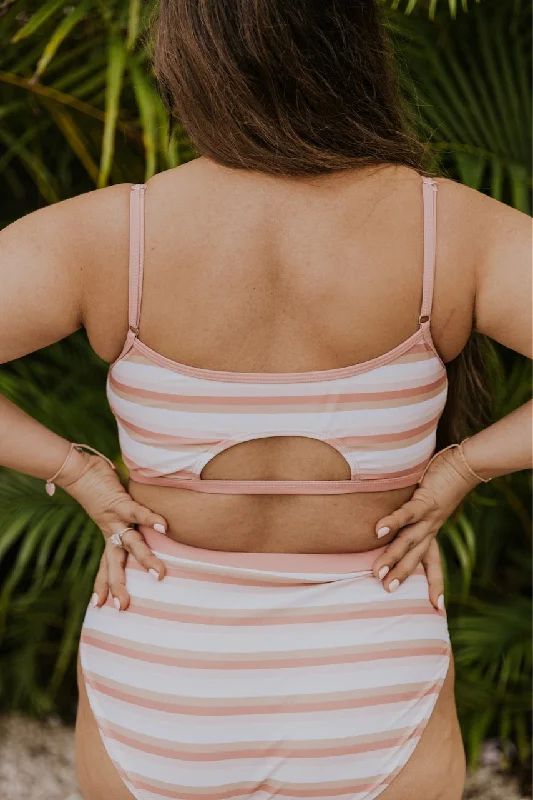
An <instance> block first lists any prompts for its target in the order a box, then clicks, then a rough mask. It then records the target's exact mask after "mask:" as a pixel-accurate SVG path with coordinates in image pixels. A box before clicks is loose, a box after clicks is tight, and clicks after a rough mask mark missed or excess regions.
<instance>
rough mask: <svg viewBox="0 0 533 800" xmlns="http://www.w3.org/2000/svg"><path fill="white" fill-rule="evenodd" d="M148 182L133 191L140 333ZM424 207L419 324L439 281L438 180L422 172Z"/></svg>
mask: <svg viewBox="0 0 533 800" xmlns="http://www.w3.org/2000/svg"><path fill="white" fill-rule="evenodd" d="M145 190H146V184H145V183H135V184H133V186H132V187H131V191H130V253H129V312H128V325H129V328H130V330H131V331H132V332H133V333H134V334H135V335H136V336H137V334H138V333H139V320H140V316H141V299H142V291H143V273H144V193H145ZM422 197H423V209H424V271H423V277H422V306H421V309H420V316H419V319H418V321H419V324H425V325H429V321H430V318H431V308H432V305H433V287H434V283H435V260H436V236H437V202H436V200H437V182H436V181H435V180H434V179H433V178H428V177H427V176H425V175H423V176H422Z"/></svg>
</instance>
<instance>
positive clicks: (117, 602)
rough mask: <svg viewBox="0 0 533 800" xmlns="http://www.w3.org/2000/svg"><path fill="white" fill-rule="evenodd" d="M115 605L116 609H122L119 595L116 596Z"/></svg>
mask: <svg viewBox="0 0 533 800" xmlns="http://www.w3.org/2000/svg"><path fill="white" fill-rule="evenodd" d="M113 605H114V606H115V608H116V609H118V610H119V611H120V600H119V599H118V597H115V598H114V600H113Z"/></svg>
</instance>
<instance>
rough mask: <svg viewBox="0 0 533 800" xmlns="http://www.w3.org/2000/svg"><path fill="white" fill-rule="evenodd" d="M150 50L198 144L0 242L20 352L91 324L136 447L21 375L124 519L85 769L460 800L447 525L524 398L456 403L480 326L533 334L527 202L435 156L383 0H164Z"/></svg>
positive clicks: (68, 453)
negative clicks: (80, 433) (108, 450)
mask: <svg viewBox="0 0 533 800" xmlns="http://www.w3.org/2000/svg"><path fill="white" fill-rule="evenodd" d="M155 65H156V73H157V75H158V78H159V81H160V84H161V87H162V91H163V93H164V96H165V98H166V100H167V102H168V104H169V107H170V109H171V110H172V112H173V113H176V114H177V115H178V116H179V118H180V119H181V120H182V121H183V122H184V123H185V125H186V127H187V129H188V132H189V134H190V136H191V138H192V140H193V141H194V142H195V144H196V146H197V148H198V151H199V153H201V156H200V157H199V158H197V159H196V160H194V161H192V162H190V163H188V164H186V165H182V166H180V167H178V168H177V169H171V170H168V171H167V172H164V173H162V174H159V175H156V176H155V177H153V178H152V179H150V181H149V182H148V183H147V184H142V185H139V184H133V185H132V184H123V185H118V186H113V187H109V188H105V189H101V190H98V191H94V192H89V193H87V194H85V195H82V196H80V197H77V198H73V199H71V200H67V201H64V202H61V203H57V204H56V205H54V206H53V207H50V208H45V209H41V210H39V211H37V212H35V213H33V214H30V215H28V216H27V217H24V218H23V219H21V220H19V221H17V222H16V223H14V224H13V225H11V226H9V227H8V228H7V229H6V230H4V232H3V233H2V234H1V237H0V254H1V265H2V286H3V291H2V294H1V298H0V311H1V313H0V342H1V357H2V361H4V362H5V361H8V360H10V359H15V358H18V357H20V356H23V355H24V354H26V353H29V352H31V351H34V350H36V349H38V348H40V347H44V346H46V345H48V344H50V343H52V342H54V341H57V340H59V339H61V338H62V337H64V336H67V335H69V334H70V333H72V332H73V331H75V330H77V329H79V328H80V327H84V328H85V329H86V331H87V335H88V337H89V340H90V343H91V345H92V347H93V349H94V350H95V352H96V353H97V354H98V355H99V356H101V357H102V358H103V359H105V360H106V361H107V362H109V364H110V369H109V375H108V382H107V396H108V399H109V402H110V405H111V408H112V410H113V412H114V414H115V416H116V418H117V425H118V430H119V435H120V442H121V448H122V452H123V457H124V461H125V463H126V464H127V466H128V467H129V470H130V479H129V483H128V490H127V491H126V490H125V489H124V487H123V486H122V485H121V483H120V481H119V479H118V477H117V475H116V473H115V471H114V469H113V465H112V464H111V463H110V462H108V461H107V459H105V457H104V458H102V457H101V455H102V454H98V453H97V452H91V451H90V450H89V449H88V444H87V443H82V446H78V445H77V446H74V445H73V443H69V442H67V441H65V440H64V439H63V438H61V437H60V436H57V435H56V434H54V433H53V432H51V431H49V430H47V429H45V428H44V427H43V426H41V425H40V424H39V423H37V422H36V421H34V420H33V419H31V418H29V417H28V416H26V415H25V414H24V413H23V412H22V411H20V410H19V409H18V408H16V407H15V406H14V405H12V404H11V403H9V402H8V401H7V400H5V399H4V400H2V403H1V412H2V413H1V415H0V426H1V436H0V462H1V463H2V464H3V465H5V466H8V467H11V468H13V469H17V470H20V471H21V472H25V473H27V474H29V475H33V476H36V477H39V478H42V479H44V480H46V481H47V484H46V486H47V490H48V491H49V492H53V491H54V488H55V486H56V485H58V486H60V487H62V488H63V489H64V490H65V491H67V492H69V493H70V494H71V495H72V497H74V498H75V499H76V500H78V501H79V502H80V503H81V505H82V506H83V507H84V508H85V509H86V511H87V513H88V514H89V515H90V516H91V517H92V519H93V520H95V522H96V523H97V524H98V526H99V527H100V529H101V530H102V533H103V535H104V537H105V538H106V546H105V551H104V556H103V558H102V562H101V567H100V571H99V573H98V576H97V578H96V583H95V593H94V595H93V599H92V601H91V604H90V605H89V608H88V610H87V615H86V619H85V623H84V627H83V632H82V641H81V646H80V669H79V688H80V702H79V714H78V724H77V764H78V773H79V779H80V786H81V789H82V792H83V795H84V797H85V798H86V800H96V799H98V800H101V799H102V798H109V799H110V800H111V798H112V800H126V799H127V798H132V797H133V798H139V799H142V800H145V799H146V800H148V798H150V800H152V799H155V798H161V797H163V798H180V799H181V800H185V799H186V800H189V798H191V800H192V799H194V800H199V799H200V798H201V800H218V799H219V798H220V800H226V798H254V799H256V800H259V799H261V800H264V799H265V798H270V797H274V796H277V797H280V798H291V799H292V798H333V797H335V798H346V800H347V799H348V798H350V800H370V799H371V798H376V797H378V796H379V797H380V798H381V800H417V798H420V800H422V798H423V800H459V798H460V796H461V793H462V787H463V781H464V754H463V748H462V744H461V738H460V733H459V728H458V724H457V717H456V711H455V706H454V698H453V664H452V661H451V657H450V648H449V638H448V632H447V627H446V616H445V611H444V603H443V586H442V577H441V571H440V564H439V555H438V547H437V544H436V538H435V537H436V534H437V533H438V530H439V528H440V527H441V526H442V524H443V523H444V522H445V520H446V519H447V518H448V517H449V516H450V514H451V513H452V512H453V511H454V509H455V508H456V507H457V506H458V505H459V503H460V502H461V501H462V499H463V498H464V497H465V495H466V494H467V493H468V492H469V491H470V490H471V489H472V488H473V487H474V486H476V485H477V484H478V483H479V482H481V481H486V480H489V479H491V478H493V477H495V476H498V475H504V474H507V473H510V472H512V471H515V470H521V469H525V468H527V467H529V466H530V464H531V452H530V439H531V437H530V409H529V408H527V407H523V408H520V409H519V410H517V411H515V412H513V413H512V414H510V415H508V416H507V417H505V418H504V419H502V420H500V421H498V422H497V423H496V424H494V425H491V426H490V427H487V428H486V429H484V430H482V431H481V432H480V433H477V434H476V435H473V436H472V437H471V438H469V439H468V441H466V442H465V441H464V440H461V441H460V442H459V441H457V440H456V439H455V440H454V439H448V442H449V444H450V445H452V446H449V447H447V448H441V449H440V450H439V451H438V452H437V453H434V451H435V448H436V428H437V424H438V422H439V420H440V419H441V416H442V413H443V411H444V409H445V406H446V402H447V401H449V402H451V403H452V406H454V407H455V405H460V404H457V403H453V402H452V401H456V400H457V399H462V400H463V401H464V400H465V399H466V400H468V398H465V397H462V398H458V395H457V390H456V389H453V391H454V392H455V394H453V393H452V388H453V387H451V386H450V387H449V386H448V380H447V372H446V366H445V365H446V363H447V362H449V361H451V360H453V359H455V358H456V357H457V355H458V354H459V353H460V352H461V351H462V350H463V349H464V348H465V346H467V347H469V346H470V345H468V344H467V342H468V339H469V334H470V332H471V330H472V328H473V327H475V328H476V329H477V330H478V331H481V332H482V333H484V334H486V335H488V336H490V337H492V338H493V339H495V340H497V341H499V342H501V343H503V344H504V345H506V346H507V347H509V348H512V349H514V350H515V351H517V352H519V353H523V354H527V355H528V356H530V355H531V339H530V313H529V312H530V309H529V292H528V291H525V287H527V285H528V280H529V258H530V239H531V232H530V221H529V218H528V217H526V215H524V214H521V213H519V212H517V211H515V210H512V209H510V208H508V207H506V206H505V205H503V204H502V203H499V202H497V201H495V200H492V199H490V198H488V197H486V196H484V195H483V194H481V193H478V192H475V191H473V190H471V189H468V188H466V187H464V186H461V185H459V184H456V183H455V182H453V181H451V180H448V179H445V178H438V179H435V178H432V177H430V176H429V175H428V174H427V170H426V169H424V167H423V165H424V163H425V158H426V156H425V153H424V148H423V147H422V146H421V145H420V144H419V143H418V142H417V141H416V139H415V138H414V137H413V134H412V133H411V132H410V131H409V128H408V126H407V124H406V122H405V120H404V118H403V116H402V112H401V110H400V108H401V107H400V103H399V99H398V91H397V86H396V82H395V79H394V72H393V69H392V66H391V58H390V54H389V49H388V45H387V42H386V39H385V36H384V31H383V28H382V24H381V22H380V18H379V13H378V8H377V5H376V4H374V3H371V2H368V3H365V4H356V3H346V2H344V0H342V1H341V0H328V2H327V3H312V2H311V3H310V2H306V3H305V4H303V3H300V2H297V1H296V0H294V2H290V3H287V2H286V0H268V2H267V0H260V1H259V2H247V0H243V2H242V3H241V4H240V6H239V7H238V13H237V8H236V7H235V6H234V5H233V4H229V3H223V2H221V1H220V0H207V1H206V2H202V3H200V2H197V0H164V1H163V2H162V4H161V8H160V11H159V17H158V20H157V23H156V58H155ZM437 198H438V199H437ZM437 232H438V235H437ZM128 253H129V264H128V256H127V254H128ZM141 301H142V302H141ZM466 377H470V378H475V375H470V376H466ZM464 383H465V382H464V381H463V384H464ZM466 383H468V381H466ZM470 400H471V402H475V399H474V398H470ZM449 407H450V406H447V408H449ZM453 426H455V427H453ZM460 426H461V419H457V418H455V419H453V420H452V428H451V429H452V430H458V429H460ZM439 430H440V429H439Z"/></svg>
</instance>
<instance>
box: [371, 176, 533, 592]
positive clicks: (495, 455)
mask: <svg viewBox="0 0 533 800" xmlns="http://www.w3.org/2000/svg"><path fill="white" fill-rule="evenodd" d="M447 184H448V186H449V185H450V182H447ZM453 192H455V193H456V198H455V199H456V203H457V207H458V213H459V211H460V210H461V209H462V211H463V213H464V215H466V216H467V217H468V218H469V225H468V226H467V227H468V228H469V230H470V233H471V235H472V236H475V237H477V241H478V248H477V249H478V252H479V253H480V257H479V262H478V263H477V264H476V265H475V272H474V275H475V307H474V324H475V329H476V330H477V331H479V332H480V333H483V334H485V335H487V336H490V337H491V338H492V339H494V340H495V341H497V342H499V343H500V344H503V345H505V346H506V347H509V348H511V349H512V350H514V351H516V352H517V353H521V354H522V355H525V356H527V357H529V358H531V357H532V355H533V352H532V349H533V348H532V223H531V219H530V217H529V216H528V215H526V214H523V213H521V212H520V211H516V210H515V209H512V208H510V207H509V206H506V205H504V204H503V203H500V202H498V201H497V200H493V199H492V198H490V197H487V196H485V195H483V194H481V193H479V192H475V191H474V190H472V189H469V188H467V187H464V186H460V185H458V184H457V185H456V186H454V187H453ZM453 199H454V198H453V197H451V198H450V200H452V201H453ZM532 437H533V424H532V404H531V402H528V403H526V404H524V405H523V406H521V407H520V408H518V409H516V410H515V411H513V412H512V413H510V414H508V415H506V416H505V417H503V418H502V419H500V420H498V421H497V422H495V423H494V424H493V425H490V426H489V427H488V428H485V429H484V430H482V431H480V432H479V433H477V434H476V435H475V436H472V437H471V438H469V439H468V441H467V442H465V444H464V445H463V452H464V455H465V457H466V459H467V461H468V464H469V465H470V467H471V469H472V470H473V471H474V472H475V473H477V474H478V475H479V476H480V478H483V479H484V480H486V479H490V478H495V477H498V476H499V475H506V474H508V473H511V472H516V471H518V470H523V469H530V468H531V467H532V466H533V457H532V448H533V442H532ZM479 483H480V481H479V480H476V478H474V476H473V475H472V474H471V473H470V472H469V471H468V469H467V468H466V467H465V464H464V462H463V461H462V459H461V457H460V455H459V454H458V452H457V449H455V448H454V449H451V450H446V451H444V452H443V453H442V454H441V455H438V456H437V457H436V458H435V459H434V461H433V462H432V464H431V465H430V467H429V469H428V471H427V472H426V475H425V476H424V479H423V480H422V482H421V484H420V486H419V487H418V488H417V489H416V491H415V493H414V494H413V497H412V498H411V499H410V500H409V501H408V502H407V503H405V504H404V505H403V506H401V507H400V508H398V509H397V510H396V511H394V512H393V513H392V514H389V515H387V516H386V517H383V518H382V519H380V520H378V522H377V523H376V527H375V530H376V535H377V536H380V534H379V533H378V532H379V531H381V536H383V537H385V536H387V537H389V538H390V537H393V536H394V537H395V538H394V541H393V542H392V543H391V545H390V546H389V547H388V548H387V550H386V551H385V552H384V553H383V554H382V556H380V558H378V559H377V560H376V562H375V564H374V568H373V569H374V574H375V575H376V577H380V578H381V579H382V580H383V583H384V586H385V588H386V589H387V590H388V591H394V590H395V589H396V588H397V587H398V586H399V585H400V584H401V583H402V582H403V581H404V580H405V579H406V578H407V577H408V576H409V575H410V574H411V573H412V572H413V570H414V569H415V568H416V566H417V565H418V564H419V563H420V561H422V562H423V563H424V565H425V567H426V571H427V572H428V577H430V596H431V600H432V602H433V603H434V605H437V604H438V598H439V596H440V595H441V594H442V591H443V587H442V578H441V577H440V568H439V563H438V558H439V554H438V548H437V546H436V542H435V536H436V535H437V533H438V531H439V529H440V528H441V527H442V525H443V524H444V523H445V522H446V520H447V519H448V518H449V517H450V515H451V514H452V513H453V511H454V510H455V509H456V508H457V506H458V505H459V503H460V502H461V501H462V500H463V498H464V497H465V496H466V495H467V494H468V493H469V492H470V491H471V490H472V489H473V488H474V487H475V486H476V485H478V484H479ZM384 529H388V530H385V532H384ZM441 602H442V601H441Z"/></svg>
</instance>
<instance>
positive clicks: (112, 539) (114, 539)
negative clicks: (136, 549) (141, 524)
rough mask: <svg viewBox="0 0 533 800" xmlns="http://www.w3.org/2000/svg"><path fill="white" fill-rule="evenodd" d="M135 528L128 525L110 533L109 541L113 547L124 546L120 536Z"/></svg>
mask: <svg viewBox="0 0 533 800" xmlns="http://www.w3.org/2000/svg"><path fill="white" fill-rule="evenodd" d="M134 530H135V528H132V527H131V526H128V527H127V528H123V529H122V530H121V531H117V533H113V534H111V536H110V537H109V541H110V542H111V543H112V544H114V545H115V547H122V548H123V547H124V543H123V541H122V536H123V535H124V534H125V533H126V531H134Z"/></svg>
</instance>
